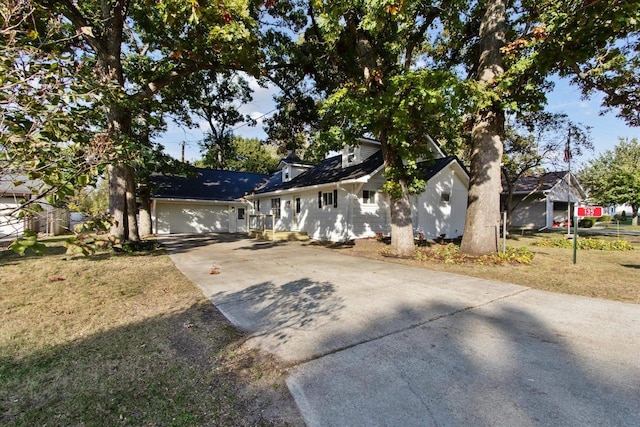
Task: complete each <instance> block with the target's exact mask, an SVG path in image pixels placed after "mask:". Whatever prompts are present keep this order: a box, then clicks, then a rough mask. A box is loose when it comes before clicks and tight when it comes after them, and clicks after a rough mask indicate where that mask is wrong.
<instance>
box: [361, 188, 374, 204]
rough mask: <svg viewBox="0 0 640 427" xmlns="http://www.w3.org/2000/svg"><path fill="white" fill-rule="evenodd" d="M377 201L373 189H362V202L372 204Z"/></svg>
mask: <svg viewBox="0 0 640 427" xmlns="http://www.w3.org/2000/svg"><path fill="white" fill-rule="evenodd" d="M375 202H376V192H375V191H371V190H362V203H364V204H367V205H372V204H374V203H375Z"/></svg>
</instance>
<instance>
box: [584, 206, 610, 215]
mask: <svg viewBox="0 0 640 427" xmlns="http://www.w3.org/2000/svg"><path fill="white" fill-rule="evenodd" d="M602 215H604V209H603V208H602V206H578V216H583V217H584V216H594V217H601V216H602Z"/></svg>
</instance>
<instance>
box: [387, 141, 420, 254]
mask: <svg viewBox="0 0 640 427" xmlns="http://www.w3.org/2000/svg"><path fill="white" fill-rule="evenodd" d="M378 139H379V140H380V146H381V148H382V157H383V160H384V166H385V168H389V167H391V168H393V169H394V170H396V171H397V170H402V168H403V164H402V159H401V158H400V156H399V155H398V153H397V152H396V151H395V150H393V149H391V147H389V144H388V142H387V136H386V135H385V134H384V133H382V134H380V135H378ZM389 178H390V177H387V179H389ZM396 178H397V177H396ZM397 181H398V184H399V187H400V189H399V191H398V192H397V193H396V194H393V192H392V194H390V202H391V203H390V206H389V209H390V210H391V250H392V251H393V253H394V254H395V255H397V256H400V257H410V256H413V255H414V254H415V243H414V241H413V221H412V218H411V196H410V194H409V186H408V185H407V180H406V179H403V178H400V179H398V180H397Z"/></svg>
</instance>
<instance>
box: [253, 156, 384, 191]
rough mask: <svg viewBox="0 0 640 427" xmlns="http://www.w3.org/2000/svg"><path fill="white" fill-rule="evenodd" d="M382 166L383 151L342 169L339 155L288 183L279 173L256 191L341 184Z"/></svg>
mask: <svg viewBox="0 0 640 427" xmlns="http://www.w3.org/2000/svg"><path fill="white" fill-rule="evenodd" d="M380 166H382V152H381V151H378V152H377V153H375V154H373V155H372V156H370V157H369V158H367V159H366V160H365V161H364V162H362V163H360V164H357V165H353V166H349V167H346V168H343V167H342V155H338V156H334V157H330V158H328V159H325V160H323V161H322V162H320V163H319V164H318V165H317V166H315V167H313V168H311V169H309V170H308V171H306V172H304V173H302V174H300V175H298V176H297V177H295V178H293V179H292V180H291V181H288V182H282V176H281V175H282V174H281V173H280V172H277V173H276V174H274V175H273V176H272V177H271V179H270V180H269V182H268V183H267V184H266V185H264V186H262V187H260V188H258V189H257V190H256V194H261V193H268V192H270V191H275V190H288V189H291V188H301V187H309V186H312V185H322V184H330V183H332V182H340V181H345V180H348V179H357V178H360V177H363V176H365V175H369V174H371V173H373V172H374V171H375V170H376V169H378V168H379V167H380Z"/></svg>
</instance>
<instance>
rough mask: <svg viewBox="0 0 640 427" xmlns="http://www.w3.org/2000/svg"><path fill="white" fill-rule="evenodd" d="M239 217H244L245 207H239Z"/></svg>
mask: <svg viewBox="0 0 640 427" xmlns="http://www.w3.org/2000/svg"><path fill="white" fill-rule="evenodd" d="M238 219H244V208H238Z"/></svg>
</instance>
